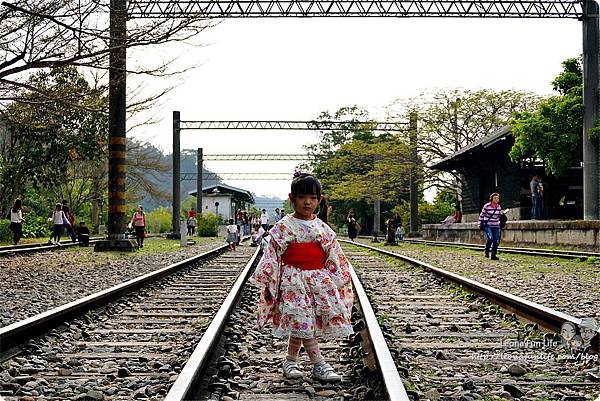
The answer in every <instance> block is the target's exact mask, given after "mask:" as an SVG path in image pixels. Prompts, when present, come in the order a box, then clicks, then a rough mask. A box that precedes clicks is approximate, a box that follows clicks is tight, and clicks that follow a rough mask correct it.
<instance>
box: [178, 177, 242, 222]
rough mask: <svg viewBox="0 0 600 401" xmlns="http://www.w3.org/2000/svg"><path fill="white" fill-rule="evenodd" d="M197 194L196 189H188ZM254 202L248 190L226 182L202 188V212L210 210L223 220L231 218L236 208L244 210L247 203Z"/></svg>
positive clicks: (193, 194)
mask: <svg viewBox="0 0 600 401" xmlns="http://www.w3.org/2000/svg"><path fill="white" fill-rule="evenodd" d="M189 194H190V195H192V196H197V194H198V192H197V191H190V192H189ZM249 204H254V197H253V196H252V193H251V192H250V191H247V190H245V189H242V188H236V187H232V186H231V185H226V184H216V185H210V186H208V187H203V188H202V212H211V213H214V214H215V215H218V216H221V218H223V221H227V220H229V219H233V218H234V216H235V212H236V210H237V209H242V210H245V209H246V208H247V205H249Z"/></svg>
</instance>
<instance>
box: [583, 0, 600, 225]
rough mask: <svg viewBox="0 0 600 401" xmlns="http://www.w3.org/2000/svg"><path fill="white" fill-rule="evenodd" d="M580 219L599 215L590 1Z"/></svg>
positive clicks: (589, 3)
mask: <svg viewBox="0 0 600 401" xmlns="http://www.w3.org/2000/svg"><path fill="white" fill-rule="evenodd" d="M583 3H584V4H583V7H584V10H583V14H584V15H583V104H584V111H583V133H582V134H583V218H584V220H598V218H600V209H599V206H598V203H599V202H600V199H599V196H600V181H599V180H600V174H599V172H598V162H599V161H600V157H599V155H598V152H599V151H600V146H598V139H595V138H590V135H589V132H590V130H591V129H592V128H594V125H595V124H596V120H597V119H598V114H599V110H598V104H599V102H598V80H599V79H600V72H599V69H600V66H599V65H598V63H600V58H599V54H598V51H599V46H600V39H599V36H600V34H599V30H600V28H599V27H598V23H599V18H598V4H597V3H596V2H595V1H593V0H585V1H584V2H583Z"/></svg>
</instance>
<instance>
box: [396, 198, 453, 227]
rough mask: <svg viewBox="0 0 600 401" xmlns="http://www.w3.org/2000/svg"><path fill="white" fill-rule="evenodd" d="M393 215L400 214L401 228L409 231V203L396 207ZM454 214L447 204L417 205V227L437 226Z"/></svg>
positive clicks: (451, 207) (450, 205) (450, 206)
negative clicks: (424, 225) (425, 225)
mask: <svg viewBox="0 0 600 401" xmlns="http://www.w3.org/2000/svg"><path fill="white" fill-rule="evenodd" d="M393 212H394V213H400V216H401V217H402V226H403V227H404V230H406V232H409V230H410V203H409V202H403V203H402V204H400V205H398V206H396V207H395V208H394V210H393ZM453 213H454V206H452V204H450V203H447V202H437V203H434V204H430V203H420V204H419V223H418V224H419V227H421V226H422V225H423V224H439V223H441V222H442V220H444V219H445V218H446V217H447V216H449V215H452V214H453Z"/></svg>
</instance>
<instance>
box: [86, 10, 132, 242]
mask: <svg viewBox="0 0 600 401" xmlns="http://www.w3.org/2000/svg"><path fill="white" fill-rule="evenodd" d="M109 18H110V43H109V45H110V53H109V64H110V65H109V69H108V85H109V87H108V103H109V106H108V108H109V113H108V238H107V239H106V240H103V241H99V242H97V243H96V245H95V246H94V250H95V251H110V250H133V249H135V248H137V244H136V243H135V242H134V241H131V240H127V239H126V238H125V234H124V231H125V219H126V217H125V213H126V211H127V206H126V204H125V182H126V172H125V165H126V158H127V137H126V113H127V109H126V107H127V96H126V95H127V84H126V78H127V52H126V49H127V4H126V0H111V1H110V16H109Z"/></svg>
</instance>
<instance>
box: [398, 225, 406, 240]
mask: <svg viewBox="0 0 600 401" xmlns="http://www.w3.org/2000/svg"><path fill="white" fill-rule="evenodd" d="M403 240H404V227H402V225H399V226H398V227H397V228H396V241H403Z"/></svg>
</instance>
